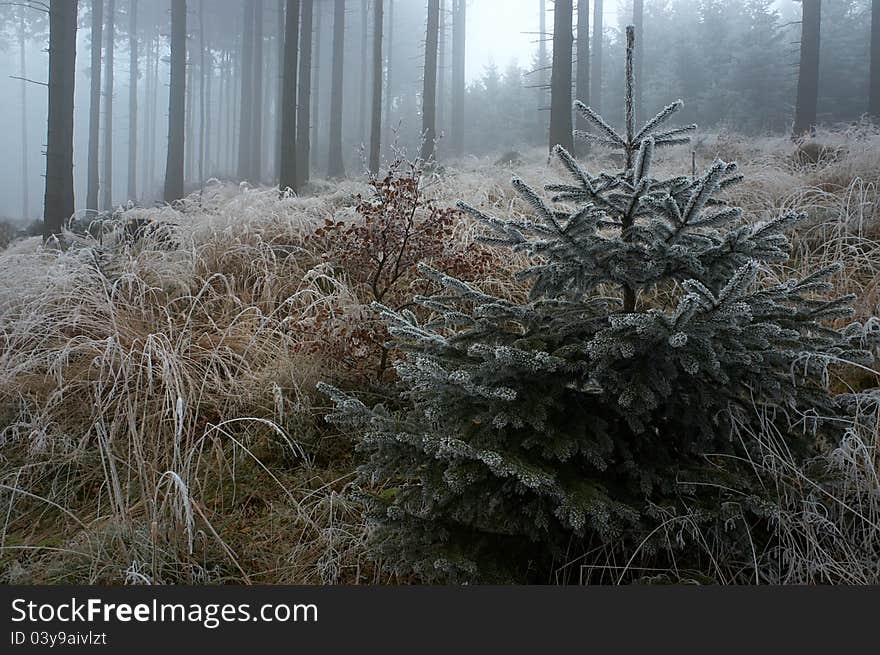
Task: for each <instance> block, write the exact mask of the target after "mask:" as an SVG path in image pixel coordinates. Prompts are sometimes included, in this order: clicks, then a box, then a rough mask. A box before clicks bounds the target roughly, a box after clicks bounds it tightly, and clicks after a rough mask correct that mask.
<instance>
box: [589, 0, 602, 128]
mask: <svg viewBox="0 0 880 655" xmlns="http://www.w3.org/2000/svg"><path fill="white" fill-rule="evenodd" d="M603 5H604V2H603V0H593V50H592V56H591V57H590V64H591V69H592V70H591V73H590V103H591V104H590V107H592V108H593V109H595V110H596V112H597V113H601V112H602V48H603V46H604V43H605V37H604V31H605V30H604V24H605V22H604V15H603V13H602V12H603V11H604V6H603Z"/></svg>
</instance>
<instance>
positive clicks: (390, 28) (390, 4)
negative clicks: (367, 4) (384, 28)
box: [385, 0, 395, 135]
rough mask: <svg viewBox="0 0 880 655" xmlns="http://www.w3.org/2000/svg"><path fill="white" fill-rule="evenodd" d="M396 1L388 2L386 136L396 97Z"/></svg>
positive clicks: (389, 129) (390, 0) (389, 0)
mask: <svg viewBox="0 0 880 655" xmlns="http://www.w3.org/2000/svg"><path fill="white" fill-rule="evenodd" d="M394 1H395V0H388V54H387V55H386V56H385V61H386V64H385V67H386V69H387V73H386V76H387V79H386V80H385V134H388V135H390V134H391V99H392V97H393V96H394V91H393V87H392V81H393V78H392V74H393V72H394V56H393V55H394Z"/></svg>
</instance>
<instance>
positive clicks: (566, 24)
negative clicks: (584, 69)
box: [550, 0, 574, 152]
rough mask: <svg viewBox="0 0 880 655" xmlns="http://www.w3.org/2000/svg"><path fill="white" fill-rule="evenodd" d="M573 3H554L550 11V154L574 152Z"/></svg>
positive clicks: (562, 1)
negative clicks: (562, 150) (561, 150)
mask: <svg viewBox="0 0 880 655" xmlns="http://www.w3.org/2000/svg"><path fill="white" fill-rule="evenodd" d="M572 40H573V39H572V0H556V6H555V8H554V10H553V75H552V80H551V83H550V94H551V98H550V150H553V147H554V146H556V145H560V146H562V147H563V148H565V149H566V150H568V151H569V152H571V151H572V150H573V149H574V140H573V139H574V136H573V134H572V132H573V130H572V101H571V59H572Z"/></svg>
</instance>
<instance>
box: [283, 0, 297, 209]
mask: <svg viewBox="0 0 880 655" xmlns="http://www.w3.org/2000/svg"><path fill="white" fill-rule="evenodd" d="M298 72H299V0H287V17H286V19H285V29H284V84H283V97H282V100H281V114H282V116H283V120H282V121H281V175H280V180H279V187H280V189H281V191H282V192H283V191H285V190H287V189H292V190H294V191H296V190H297V184H296V182H297V175H296V118H297V117H296V84H297V79H296V78H297V73H298Z"/></svg>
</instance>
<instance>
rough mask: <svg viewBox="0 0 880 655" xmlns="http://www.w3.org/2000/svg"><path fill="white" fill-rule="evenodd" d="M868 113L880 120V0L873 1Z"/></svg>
mask: <svg viewBox="0 0 880 655" xmlns="http://www.w3.org/2000/svg"><path fill="white" fill-rule="evenodd" d="M870 87H871V89H870V92H869V93H870V99H869V101H868V113H869V114H870V115H871V116H873V117H874V119H875V120H877V121H880V0H872V2H871V83H870Z"/></svg>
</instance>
